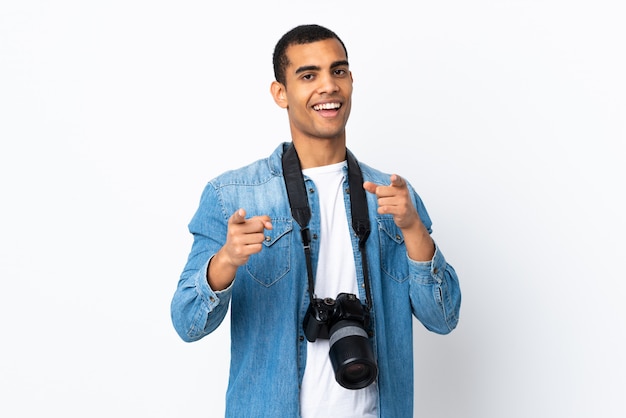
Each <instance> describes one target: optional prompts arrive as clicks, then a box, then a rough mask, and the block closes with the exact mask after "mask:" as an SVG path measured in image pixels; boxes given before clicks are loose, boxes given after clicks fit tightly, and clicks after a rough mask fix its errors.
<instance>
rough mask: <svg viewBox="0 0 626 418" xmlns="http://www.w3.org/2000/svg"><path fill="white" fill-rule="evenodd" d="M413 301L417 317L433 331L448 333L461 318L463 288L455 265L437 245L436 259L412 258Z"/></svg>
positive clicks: (410, 267) (410, 262)
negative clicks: (450, 263) (422, 259)
mask: <svg viewBox="0 0 626 418" xmlns="http://www.w3.org/2000/svg"><path fill="white" fill-rule="evenodd" d="M409 269H410V274H411V284H410V286H411V291H410V292H411V303H412V306H413V313H414V315H415V316H416V317H417V319H418V320H419V321H420V322H421V323H422V324H423V325H424V326H425V327H426V328H427V329H428V330H430V331H433V332H436V333H438V334H447V333H449V332H450V331H452V330H453V329H454V328H456V325H457V323H458V321H459V313H460V305H461V289H460V286H459V280H458V277H457V274H456V272H455V270H454V268H453V267H452V266H451V265H449V264H448V263H447V262H446V260H445V258H444V256H443V254H442V253H441V252H440V251H439V249H438V248H437V247H436V246H435V254H434V256H433V257H432V260H430V261H427V262H419V261H415V260H409Z"/></svg>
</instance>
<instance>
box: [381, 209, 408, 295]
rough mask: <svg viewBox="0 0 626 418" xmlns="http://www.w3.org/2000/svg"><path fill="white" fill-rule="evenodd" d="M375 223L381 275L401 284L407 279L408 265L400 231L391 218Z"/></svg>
mask: <svg viewBox="0 0 626 418" xmlns="http://www.w3.org/2000/svg"><path fill="white" fill-rule="evenodd" d="M377 222H378V238H379V240H380V260H381V261H380V263H381V268H382V271H383V275H385V276H387V277H389V278H391V279H393V280H395V281H397V282H399V283H402V282H404V281H406V280H407V279H408V278H409V265H408V262H407V255H406V246H405V245H404V236H403V235H402V231H400V228H398V226H397V225H396V223H395V222H394V221H393V218H392V217H384V218H383V217H379V218H377Z"/></svg>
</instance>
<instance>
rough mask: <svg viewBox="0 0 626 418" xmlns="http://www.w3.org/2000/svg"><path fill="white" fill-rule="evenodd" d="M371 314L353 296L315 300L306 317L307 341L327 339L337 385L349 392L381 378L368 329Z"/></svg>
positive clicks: (347, 294)
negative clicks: (378, 377)
mask: <svg viewBox="0 0 626 418" xmlns="http://www.w3.org/2000/svg"><path fill="white" fill-rule="evenodd" d="M369 327H370V314H369V311H368V309H367V308H366V307H365V306H363V304H362V303H361V301H360V300H359V299H358V298H357V297H356V295H354V294H352V293H340V294H339V295H337V298H336V299H332V298H325V299H317V298H316V299H313V300H312V301H311V303H310V304H309V308H308V309H307V313H306V315H305V317H304V322H303V328H304V334H305V336H306V339H307V340H308V341H310V342H314V341H316V340H317V339H328V340H330V341H329V345H330V350H329V353H328V354H329V356H330V361H331V363H332V366H333V370H334V371H335V379H336V380H337V382H338V383H339V384H340V385H341V386H343V387H345V388H347V389H362V388H364V387H366V386H368V385H370V384H371V383H372V382H373V381H374V380H376V377H377V376H378V366H377V365H376V359H375V356H374V352H373V350H372V347H371V344H370V342H369V335H368V333H367V331H366V330H367V329H369Z"/></svg>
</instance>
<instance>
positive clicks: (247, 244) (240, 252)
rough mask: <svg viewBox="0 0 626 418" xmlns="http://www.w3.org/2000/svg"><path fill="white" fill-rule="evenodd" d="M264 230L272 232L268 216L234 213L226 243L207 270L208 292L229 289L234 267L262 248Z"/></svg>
mask: <svg viewBox="0 0 626 418" xmlns="http://www.w3.org/2000/svg"><path fill="white" fill-rule="evenodd" d="M266 229H272V223H271V221H270V217H269V216H267V215H262V216H253V217H252V218H249V219H246V211H245V210H244V209H238V210H237V211H236V212H235V213H233V215H232V216H231V217H230V219H229V220H228V231H227V233H226V243H225V244H224V246H223V247H222V248H221V249H220V250H219V251H218V252H217V253H216V254H215V256H214V257H213V259H211V263H210V264H209V268H208V270H207V280H208V282H209V286H211V289H213V290H214V291H218V290H223V289H226V288H227V287H228V286H230V284H231V283H232V281H233V280H234V278H235V273H237V268H239V266H243V265H244V264H246V263H247V262H248V259H249V258H250V256H251V255H252V254H256V253H258V252H260V251H261V249H262V248H263V241H264V240H265V234H264V231H265V230H266Z"/></svg>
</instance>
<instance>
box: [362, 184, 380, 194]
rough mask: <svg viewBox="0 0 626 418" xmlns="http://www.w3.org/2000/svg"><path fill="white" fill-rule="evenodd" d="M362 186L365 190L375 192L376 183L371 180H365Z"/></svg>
mask: <svg viewBox="0 0 626 418" xmlns="http://www.w3.org/2000/svg"><path fill="white" fill-rule="evenodd" d="M363 188H364V189H365V191H367V192H370V193H374V194H376V189H377V188H378V185H377V184H376V183H372V182H371V181H366V182H364V183H363Z"/></svg>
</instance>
